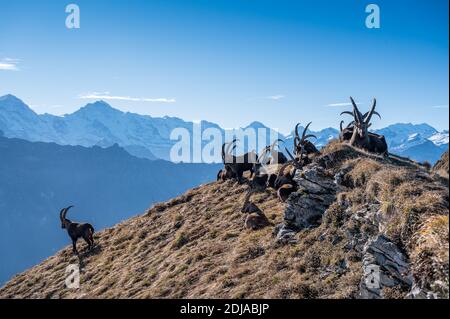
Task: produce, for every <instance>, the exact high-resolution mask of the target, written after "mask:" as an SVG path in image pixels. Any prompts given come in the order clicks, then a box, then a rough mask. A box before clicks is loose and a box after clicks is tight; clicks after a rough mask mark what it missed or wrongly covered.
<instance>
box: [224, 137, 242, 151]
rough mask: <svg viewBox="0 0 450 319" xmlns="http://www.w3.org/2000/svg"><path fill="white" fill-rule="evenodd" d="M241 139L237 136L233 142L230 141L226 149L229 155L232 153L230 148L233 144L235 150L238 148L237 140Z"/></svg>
mask: <svg viewBox="0 0 450 319" xmlns="http://www.w3.org/2000/svg"><path fill="white" fill-rule="evenodd" d="M238 141H239V140H238V139H237V138H235V139H234V140H233V141H232V142H230V143H228V146H227V149H226V151H225V154H227V155H229V154H230V148H231V147H232V146H233V149H232V150H234V149H235V148H236V145H235V144H236V142H238Z"/></svg>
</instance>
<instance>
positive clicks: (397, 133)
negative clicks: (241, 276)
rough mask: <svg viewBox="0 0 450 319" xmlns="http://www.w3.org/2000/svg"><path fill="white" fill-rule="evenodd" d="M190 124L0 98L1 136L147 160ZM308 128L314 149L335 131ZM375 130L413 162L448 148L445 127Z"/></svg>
mask: <svg viewBox="0 0 450 319" xmlns="http://www.w3.org/2000/svg"><path fill="white" fill-rule="evenodd" d="M311 120H314V119H311ZM199 124H200V126H201V129H202V132H204V131H205V130H206V129H208V128H217V129H219V130H220V131H221V132H222V136H225V135H226V131H225V130H224V129H222V128H221V127H220V126H219V125H218V124H215V123H211V122H208V121H201V122H200V123H199ZM194 125H195V124H194V123H193V122H188V121H184V120H182V119H179V118H176V117H162V118H159V117H151V116H149V115H139V114H134V113H128V112H122V111H120V110H117V109H115V108H113V107H112V106H110V105H109V104H108V103H106V102H104V101H98V102H95V103H90V104H87V105H86V106H84V107H82V108H80V109H79V110H78V111H76V112H74V113H71V114H66V115H64V116H55V115H50V114H42V115H38V114H36V113H35V112H34V111H33V110H32V109H31V108H30V107H29V106H28V105H26V104H25V103H24V102H23V101H21V100H20V99H18V98H17V97H15V96H13V95H5V96H2V97H0V130H2V131H3V132H4V134H5V136H6V137H15V138H21V139H25V140H28V141H40V142H54V143H57V144H60V145H80V146H85V147H90V146H100V147H109V146H112V145H114V144H118V145H119V146H121V147H122V148H124V149H125V150H126V151H127V152H128V153H130V154H131V155H134V156H136V157H140V158H147V159H152V160H153V159H164V160H170V150H171V148H172V147H173V145H174V144H175V143H176V142H177V141H175V140H171V138H170V135H171V132H172V131H173V130H174V129H175V128H185V129H187V130H188V131H189V132H190V133H192V132H193V129H194ZM248 128H257V129H266V131H267V132H269V131H272V132H273V130H271V129H270V128H268V127H267V126H265V125H264V124H263V123H260V122H256V121H255V122H253V123H251V124H250V125H248V126H247V127H244V128H243V129H248ZM301 130H303V127H301ZM309 132H310V133H313V134H315V135H316V136H317V140H315V144H316V146H318V147H319V148H321V147H322V146H324V145H326V144H327V143H328V141H329V140H331V139H333V138H336V137H337V136H338V135H339V131H338V130H337V129H335V128H325V129H322V130H320V131H309ZM375 132H376V133H379V134H383V135H385V136H386V140H387V142H388V146H389V149H390V152H391V153H395V154H397V155H401V156H406V157H410V158H411V159H414V160H417V161H429V162H430V163H431V164H433V163H435V162H436V161H437V160H438V159H439V158H440V156H441V154H442V153H443V152H444V151H445V150H447V149H448V139H449V133H448V130H446V131H442V132H438V131H437V130H436V129H435V128H433V127H432V126H430V125H428V124H411V123H399V124H393V125H390V126H388V127H385V128H382V129H379V130H375ZM278 134H279V135H278V137H279V138H281V139H283V140H285V143H286V146H287V147H288V148H291V145H292V143H293V134H289V135H287V136H285V135H283V134H281V133H278ZM266 135H267V136H270V135H269V134H266ZM190 136H193V134H190ZM267 142H270V141H269V140H268V141H267ZM203 143H205V142H203ZM191 144H193V143H192V142H191ZM263 144H266V143H263ZM191 147H192V146H191ZM194 161H195V160H194ZM216 161H217V162H219V161H220V157H217V158H216Z"/></svg>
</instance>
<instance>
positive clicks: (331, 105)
mask: <svg viewBox="0 0 450 319" xmlns="http://www.w3.org/2000/svg"><path fill="white" fill-rule="evenodd" d="M356 104H357V105H362V103H356ZM326 106H329V107H340V106H352V103H332V104H327V105H326Z"/></svg>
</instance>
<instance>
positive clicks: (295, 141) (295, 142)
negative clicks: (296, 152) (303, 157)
mask: <svg viewBox="0 0 450 319" xmlns="http://www.w3.org/2000/svg"><path fill="white" fill-rule="evenodd" d="M299 142H300V137H297V136H296V137H295V138H294V148H295V149H297V148H298V143H299Z"/></svg>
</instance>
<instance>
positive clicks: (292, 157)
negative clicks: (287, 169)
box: [284, 147, 295, 162]
mask: <svg viewBox="0 0 450 319" xmlns="http://www.w3.org/2000/svg"><path fill="white" fill-rule="evenodd" d="M284 149H285V150H286V152H287V154H288V156H289V157H290V158H291V160H293V161H294V162H295V158H294V156H292V154H291V152H289V150H288V149H287V147H285V148H284Z"/></svg>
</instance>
